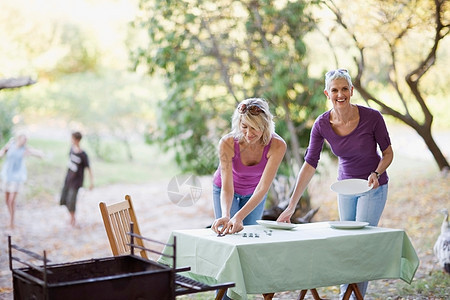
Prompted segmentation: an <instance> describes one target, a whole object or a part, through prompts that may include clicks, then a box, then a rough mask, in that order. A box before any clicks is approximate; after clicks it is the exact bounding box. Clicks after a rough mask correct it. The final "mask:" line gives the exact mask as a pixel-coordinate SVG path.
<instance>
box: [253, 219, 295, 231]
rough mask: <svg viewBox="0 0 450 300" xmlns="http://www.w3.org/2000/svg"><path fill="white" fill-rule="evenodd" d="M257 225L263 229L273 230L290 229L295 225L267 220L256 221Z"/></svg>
mask: <svg viewBox="0 0 450 300" xmlns="http://www.w3.org/2000/svg"><path fill="white" fill-rule="evenodd" d="M256 222H257V223H258V224H259V225H262V226H264V227H268V228H273V229H292V228H294V227H295V226H297V225H296V224H292V223H282V222H277V221H269V220H256Z"/></svg>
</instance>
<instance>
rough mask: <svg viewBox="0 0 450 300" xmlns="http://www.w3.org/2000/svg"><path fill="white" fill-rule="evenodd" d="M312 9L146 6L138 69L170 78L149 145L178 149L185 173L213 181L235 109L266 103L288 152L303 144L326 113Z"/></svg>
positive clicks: (292, 5) (139, 23) (260, 4)
mask: <svg viewBox="0 0 450 300" xmlns="http://www.w3.org/2000/svg"><path fill="white" fill-rule="evenodd" d="M313 4H314V2H302V1H300V2H298V1H295V2H291V1H286V2H283V3H281V4H280V3H274V2H273V1H228V0H224V1H189V2H187V1H170V2H167V1H162V0H157V1H147V0H142V1H141V2H140V10H141V14H139V15H140V16H142V17H140V18H137V19H136V20H135V22H134V26H135V27H136V28H137V29H141V30H142V29H144V30H145V31H146V32H147V33H148V37H149V40H150V41H149V43H148V44H146V45H141V47H139V48H137V49H134V52H133V60H134V64H135V66H136V67H137V66H139V67H141V68H142V67H145V68H146V69H147V71H148V73H149V74H152V75H153V74H163V75H164V76H165V77H166V79H167V81H166V85H167V88H168V91H169V92H168V96H167V97H166V99H165V100H164V101H162V102H161V103H160V105H159V113H158V117H159V122H158V126H157V128H155V129H153V130H152V133H154V134H152V135H150V139H151V140H152V141H154V142H159V143H162V144H165V145H166V148H168V149H169V148H174V149H175V151H176V155H177V162H178V163H179V164H180V166H181V167H182V169H183V170H184V171H191V172H196V173H199V174H207V173H211V172H212V171H213V170H214V168H215V167H216V165H217V158H216V159H213V158H212V157H214V155H213V154H214V153H215V150H212V149H215V147H216V146H215V145H216V144H217V142H218V140H219V138H220V136H221V135H223V134H224V133H226V132H227V131H229V128H230V122H229V116H230V114H231V112H232V111H233V110H234V108H235V105H236V103H237V102H239V101H241V100H243V99H244V98H248V97H264V98H266V99H267V100H268V101H269V102H270V104H271V109H272V110H273V112H274V113H275V115H276V116H277V125H279V126H278V127H277V132H278V133H279V134H281V135H282V136H283V137H285V138H286V140H287V142H288V144H289V143H290V139H292V138H295V139H298V138H300V140H301V141H302V142H304V141H305V140H306V139H307V136H309V131H308V128H310V126H311V123H310V122H308V121H310V120H312V119H314V118H315V117H316V116H317V115H318V113H319V112H322V111H323V109H324V105H325V103H324V101H319V99H323V94H322V92H321V90H322V89H321V88H320V89H317V87H318V86H319V85H321V84H320V83H319V81H318V80H315V79H314V78H312V77H311V76H310V75H309V74H308V64H309V62H308V61H307V60H306V59H305V54H306V46H305V43H304V42H303V40H302V38H303V36H304V35H305V34H307V33H308V32H309V31H311V30H312V29H313V27H314V19H313V18H312V17H311V16H310V13H309V12H308V8H309V7H310V6H311V5H313ZM319 95H320V96H319ZM223 112H226V113H223ZM285 122H290V125H289V126H287V125H285V124H284V123H285ZM156 132H158V134H156ZM303 145H304V146H306V143H305V144H303ZM205 153H207V155H203V154H205ZM291 157H294V158H295V157H297V156H291ZM285 163H286V167H285V168H282V170H285V171H286V172H289V171H288V170H289V169H290V166H292V164H301V161H298V160H294V161H292V160H291V161H286V162H285Z"/></svg>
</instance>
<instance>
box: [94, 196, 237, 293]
mask: <svg viewBox="0 0 450 300" xmlns="http://www.w3.org/2000/svg"><path fill="white" fill-rule="evenodd" d="M99 207H100V212H101V214H102V218H103V224H104V225H105V229H106V234H107V236H108V240H109V245H110V246H111V251H112V253H113V255H114V256H117V255H128V254H131V247H130V244H131V243H130V223H132V224H133V226H132V228H133V233H134V234H136V235H139V236H142V235H141V232H140V230H139V225H138V222H137V218H136V214H135V212H134V208H133V203H132V201H131V197H130V196H129V195H126V196H125V200H124V201H122V202H118V203H115V204H111V205H106V203H104V202H100V203H99ZM133 244H135V245H136V246H137V247H138V249H139V250H138V251H136V249H134V252H137V253H136V254H140V255H141V257H143V258H145V259H149V258H148V255H147V252H146V251H145V249H148V248H146V247H145V246H144V242H143V240H142V239H141V238H138V237H136V238H134V239H133ZM134 248H136V247H134ZM140 248H142V249H140ZM189 269H190V268H187V270H189ZM185 270H186V269H185ZM185 270H182V271H185ZM175 285H176V290H175V294H176V295H178V296H179V295H186V294H193V293H199V292H204V291H212V290H218V293H217V295H216V298H215V300H221V299H222V297H223V296H224V295H225V293H226V291H227V289H228V288H229V287H234V286H235V284H234V283H224V284H217V285H206V284H203V283H201V282H198V281H195V280H192V279H190V278H187V277H185V276H182V275H179V274H176V275H175Z"/></svg>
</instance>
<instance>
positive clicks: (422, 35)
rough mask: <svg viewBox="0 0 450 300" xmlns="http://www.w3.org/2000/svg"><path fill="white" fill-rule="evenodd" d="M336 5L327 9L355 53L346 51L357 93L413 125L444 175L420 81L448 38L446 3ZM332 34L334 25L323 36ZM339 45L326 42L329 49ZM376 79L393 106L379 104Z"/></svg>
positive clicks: (406, 1)
mask: <svg viewBox="0 0 450 300" xmlns="http://www.w3.org/2000/svg"><path fill="white" fill-rule="evenodd" d="M338 2H339V1H336V0H329V1H325V4H326V6H327V7H328V8H329V9H330V10H331V11H332V13H333V14H334V16H335V21H336V24H337V26H338V27H340V28H342V29H344V30H345V32H346V33H347V37H350V38H349V39H347V40H348V41H350V45H346V46H347V47H348V46H350V48H351V49H357V51H356V52H351V51H348V52H349V53H352V54H353V55H352V56H353V59H354V63H355V65H356V68H357V75H356V76H355V79H354V86H355V88H356V89H357V91H358V92H359V93H360V94H361V96H362V97H363V99H364V100H365V101H366V102H367V103H374V104H376V105H378V106H379V107H380V108H381V111H382V113H384V114H388V115H391V116H393V117H394V118H397V119H399V120H401V121H402V122H404V123H405V124H407V125H408V126H411V127H412V128H413V129H414V130H415V131H416V132H417V133H418V134H419V135H420V136H421V137H422V139H423V140H424V141H425V143H426V145H427V146H428V148H429V150H430V151H431V153H432V155H433V157H434V159H435V161H436V163H437V165H438V167H439V169H440V170H448V169H449V163H448V161H447V160H446V158H445V157H444V155H443V153H442V152H441V150H440V149H439V147H438V145H437V144H436V142H435V140H434V139H433V136H432V133H431V127H432V124H433V115H432V113H431V111H430V109H429V107H428V106H427V99H426V97H427V95H426V93H425V92H424V91H423V90H424V89H425V87H424V84H423V83H422V82H423V81H424V77H425V75H426V74H427V73H428V72H429V71H430V70H431V69H432V68H433V66H434V65H435V64H436V62H437V59H438V57H437V56H438V55H437V54H438V48H439V45H440V43H441V42H442V41H443V39H444V38H446V37H447V35H448V33H449V28H450V22H449V21H450V19H449V14H448V12H449V11H450V3H449V1H446V0H433V1H430V0H414V1H409V0H403V1H379V0H369V1H360V2H359V3H355V2H353V3H352V5H351V6H348V5H346V4H345V3H343V5H339V3H338ZM358 4H359V5H358ZM369 8H370V9H369ZM355 16H357V17H356V18H355ZM336 31H337V28H336V26H335V27H333V28H331V30H330V32H329V33H325V34H324V35H325V36H332V34H331V33H335V32H336ZM335 35H336V34H335ZM341 40H342V39H340V40H339V41H338V40H336V39H333V38H329V39H328V41H329V43H330V44H331V46H332V47H333V48H335V46H337V45H338V43H340V41H341ZM340 46H342V44H340ZM336 57H337V55H336ZM339 63H340V61H338V60H337V59H336V64H339ZM374 77H376V79H377V80H378V81H379V82H380V83H381V84H386V85H388V86H390V87H391V89H392V91H393V94H395V95H396V98H397V100H398V101H397V104H394V103H392V100H391V102H390V103H389V100H384V101H383V100H381V92H380V91H381V90H382V87H381V86H380V85H379V84H376V83H375V82H374V79H375V78H374Z"/></svg>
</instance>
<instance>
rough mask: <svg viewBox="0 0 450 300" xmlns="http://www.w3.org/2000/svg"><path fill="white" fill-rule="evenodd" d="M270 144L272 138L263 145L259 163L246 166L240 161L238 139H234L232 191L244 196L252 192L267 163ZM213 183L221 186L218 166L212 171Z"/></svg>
mask: <svg viewBox="0 0 450 300" xmlns="http://www.w3.org/2000/svg"><path fill="white" fill-rule="evenodd" d="M271 144H272V139H271V140H270V142H269V144H267V145H266V146H265V147H264V150H263V154H262V158H261V160H260V162H259V163H257V164H256V165H253V166H246V165H244V164H243V163H242V161H241V152H240V149H239V141H238V140H237V139H235V140H234V157H233V160H232V165H233V185H234V192H235V193H237V194H239V195H242V196H246V195H251V194H253V191H254V190H255V188H256V186H257V185H258V183H259V180H260V179H261V176H262V173H263V172H264V168H265V167H266V165H267V153H268V152H269V149H270V145H271ZM213 183H214V184H215V185H217V186H218V187H222V178H221V175H220V166H219V167H218V168H217V170H216V172H215V173H214V177H213Z"/></svg>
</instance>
